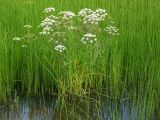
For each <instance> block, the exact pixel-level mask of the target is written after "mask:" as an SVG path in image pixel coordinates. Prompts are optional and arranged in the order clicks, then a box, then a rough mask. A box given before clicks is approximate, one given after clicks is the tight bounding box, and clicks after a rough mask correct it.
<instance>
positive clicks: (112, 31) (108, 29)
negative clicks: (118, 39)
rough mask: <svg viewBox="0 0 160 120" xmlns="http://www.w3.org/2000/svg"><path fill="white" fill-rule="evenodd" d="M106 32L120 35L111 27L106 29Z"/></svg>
mask: <svg viewBox="0 0 160 120" xmlns="http://www.w3.org/2000/svg"><path fill="white" fill-rule="evenodd" d="M104 30H105V31H106V32H108V33H109V34H111V35H119V33H118V29H117V28H116V27H114V26H111V25H110V26H109V27H106V28H105V29H104Z"/></svg>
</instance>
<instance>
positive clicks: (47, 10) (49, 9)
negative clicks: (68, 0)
mask: <svg viewBox="0 0 160 120" xmlns="http://www.w3.org/2000/svg"><path fill="white" fill-rule="evenodd" d="M54 11H55V8H53V7H48V8H46V9H44V11H43V12H44V13H50V12H54Z"/></svg>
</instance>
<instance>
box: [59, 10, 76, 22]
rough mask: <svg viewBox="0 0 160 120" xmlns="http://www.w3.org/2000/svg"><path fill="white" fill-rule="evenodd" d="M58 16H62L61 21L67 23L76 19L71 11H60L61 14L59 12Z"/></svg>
mask: <svg viewBox="0 0 160 120" xmlns="http://www.w3.org/2000/svg"><path fill="white" fill-rule="evenodd" d="M59 15H63V17H62V20H67V21H68V20H71V19H73V18H74V17H76V14H74V13H73V12H71V11H62V12H59Z"/></svg>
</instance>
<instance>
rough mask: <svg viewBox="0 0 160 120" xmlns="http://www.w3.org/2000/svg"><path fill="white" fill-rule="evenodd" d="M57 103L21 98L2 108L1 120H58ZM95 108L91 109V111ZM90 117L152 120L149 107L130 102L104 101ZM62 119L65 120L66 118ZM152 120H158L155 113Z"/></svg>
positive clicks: (49, 98) (112, 119) (0, 111)
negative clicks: (148, 111)
mask: <svg viewBox="0 0 160 120" xmlns="http://www.w3.org/2000/svg"><path fill="white" fill-rule="evenodd" d="M57 103H58V101H57V98H56V97H48V98H47V99H44V98H39V97H38V98H35V97H34V98H32V97H31V98H19V99H17V100H14V101H12V102H11V103H10V104H9V105H7V106H3V107H0V120H55V119H56V120H57V119H60V118H58V117H57V115H59V113H58V114H57V115H56V114H55V110H56V109H57ZM94 108H95V107H92V106H91V107H90V109H94ZM77 112H78V111H77ZM89 115H90V117H89V118H90V119H93V120H95V119H98V118H99V119H100V120H139V119H144V120H150V118H149V117H148V116H147V115H148V114H147V107H146V108H141V105H140V104H137V105H136V104H133V103H129V102H128V101H124V102H120V103H114V102H113V101H109V100H104V99H103V100H102V102H101V105H100V108H99V113H98V112H97V113H93V112H90V113H89ZM93 116H94V117H93ZM95 116H97V117H95ZM61 119H64V120H65V116H64V117H63V118H61ZM77 119H78V118H77ZM79 119H82V118H79ZM82 120H83V119H82ZM152 120H156V116H155V114H154V112H153V115H152Z"/></svg>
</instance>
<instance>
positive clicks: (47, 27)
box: [40, 15, 58, 35]
mask: <svg viewBox="0 0 160 120" xmlns="http://www.w3.org/2000/svg"><path fill="white" fill-rule="evenodd" d="M57 19H58V17H56V16H53V15H50V16H48V17H47V18H45V20H43V21H42V23H41V24H40V27H42V28H43V30H42V32H40V34H45V35H46V34H50V33H51V32H52V31H53V29H52V27H53V25H56V24H57Z"/></svg>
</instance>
